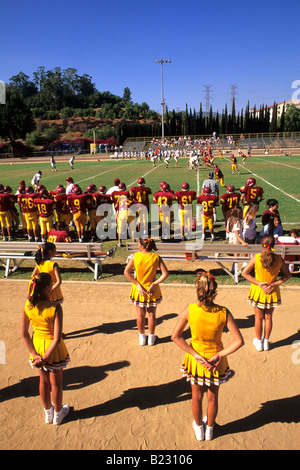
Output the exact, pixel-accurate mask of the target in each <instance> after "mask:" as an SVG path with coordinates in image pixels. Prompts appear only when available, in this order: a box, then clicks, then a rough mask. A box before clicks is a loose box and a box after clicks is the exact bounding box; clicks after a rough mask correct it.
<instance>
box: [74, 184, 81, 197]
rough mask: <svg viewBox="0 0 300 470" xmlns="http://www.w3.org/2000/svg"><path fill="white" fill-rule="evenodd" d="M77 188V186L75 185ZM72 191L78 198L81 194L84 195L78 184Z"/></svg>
mask: <svg viewBox="0 0 300 470" xmlns="http://www.w3.org/2000/svg"><path fill="white" fill-rule="evenodd" d="M74 186H75V185H74ZM72 190H73V193H75V194H76V195H77V196H79V195H80V194H82V189H81V188H80V186H78V184H76V186H75V188H74V189H73V187H72Z"/></svg>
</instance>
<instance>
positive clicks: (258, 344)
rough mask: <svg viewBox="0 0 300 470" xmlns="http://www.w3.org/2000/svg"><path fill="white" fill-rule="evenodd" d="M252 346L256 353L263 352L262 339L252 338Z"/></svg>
mask: <svg viewBox="0 0 300 470" xmlns="http://www.w3.org/2000/svg"><path fill="white" fill-rule="evenodd" d="M253 344H254V346H255V348H256V351H262V350H263V341H262V339H257V338H254V340H253Z"/></svg>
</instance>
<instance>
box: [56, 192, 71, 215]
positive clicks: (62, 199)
mask: <svg viewBox="0 0 300 470" xmlns="http://www.w3.org/2000/svg"><path fill="white" fill-rule="evenodd" d="M67 197H68V196H67V194H56V196H55V198H54V201H55V202H56V210H57V212H58V213H59V214H69V213H70V207H69V206H68V203H67Z"/></svg>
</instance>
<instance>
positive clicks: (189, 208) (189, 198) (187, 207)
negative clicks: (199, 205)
mask: <svg viewBox="0 0 300 470" xmlns="http://www.w3.org/2000/svg"><path fill="white" fill-rule="evenodd" d="M175 198H176V200H177V201H178V204H179V221H180V232H181V240H185V239H186V237H185V227H186V228H187V235H188V238H190V236H191V233H192V220H193V201H195V200H196V198H197V195H196V192H195V191H190V185H189V183H182V185H181V191H177V192H176V193H175Z"/></svg>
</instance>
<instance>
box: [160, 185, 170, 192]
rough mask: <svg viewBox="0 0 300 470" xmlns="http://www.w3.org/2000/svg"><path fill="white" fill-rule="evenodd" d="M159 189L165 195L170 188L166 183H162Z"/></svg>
mask: <svg viewBox="0 0 300 470" xmlns="http://www.w3.org/2000/svg"><path fill="white" fill-rule="evenodd" d="M161 189H162V190H163V191H165V192H166V193H167V192H168V191H170V186H169V185H168V183H164V184H163V185H162V187H161Z"/></svg>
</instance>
